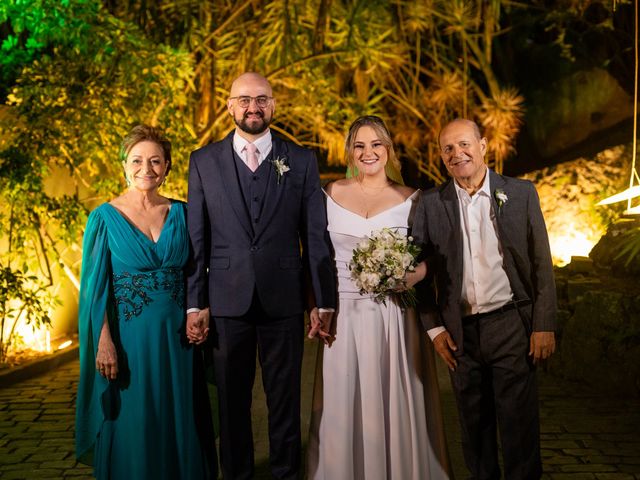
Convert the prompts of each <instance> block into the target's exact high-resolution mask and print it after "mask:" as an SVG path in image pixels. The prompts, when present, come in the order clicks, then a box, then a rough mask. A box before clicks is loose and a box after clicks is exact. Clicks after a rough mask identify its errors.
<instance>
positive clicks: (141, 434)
mask: <svg viewBox="0 0 640 480" xmlns="http://www.w3.org/2000/svg"><path fill="white" fill-rule="evenodd" d="M185 218H186V204H184V203H182V202H177V201H174V202H173V203H172V205H171V208H170V210H169V213H168V214H167V219H166V221H165V224H164V227H163V229H162V232H161V234H160V237H159V238H158V241H157V242H153V241H152V240H151V239H149V238H148V237H147V236H146V235H144V234H143V233H142V232H141V231H140V230H138V229H137V228H136V227H135V226H134V225H133V224H131V223H129V221H128V220H126V219H125V217H123V216H122V215H121V214H120V212H119V211H118V210H116V209H115V208H114V207H113V206H112V205H110V204H108V203H105V204H103V205H101V206H99V207H98V208H96V209H95V210H94V211H93V212H92V213H91V215H90V216H89V220H88V222H87V227H86V231H85V234H84V241H83V253H82V277H81V286H80V305H79V318H78V323H79V336H80V382H79V386H78V398H77V404H76V455H77V456H78V458H79V459H80V460H81V461H84V462H86V463H90V464H93V466H94V474H95V476H96V477H97V478H98V479H118V480H119V479H136V480H143V479H154V480H155V479H172V480H173V479H205V478H212V477H214V476H215V470H216V467H215V459H214V458H215V457H214V455H215V454H214V450H213V449H214V443H213V435H212V427H211V414H210V411H209V405H208V399H207V393H206V385H205V383H204V380H200V376H199V374H198V372H200V373H201V369H199V368H197V367H198V366H199V362H196V361H195V358H196V356H195V355H194V348H193V347H191V346H190V345H189V343H188V341H187V340H186V336H185V332H184V328H185V325H184V323H185V305H184V275H183V267H184V266H185V263H186V262H187V257H188V254H189V238H188V232H187V227H186V223H185V222H186V221H185ZM105 312H107V315H108V318H109V326H110V330H111V335H112V337H113V340H114V343H115V345H116V349H117V352H118V364H119V365H118V368H119V373H118V378H117V379H116V380H114V381H111V382H109V381H108V380H106V379H105V378H104V377H102V376H101V375H99V374H98V372H97V371H96V368H95V358H96V353H97V348H98V340H99V338H100V332H101V328H102V323H103V320H104V315H105ZM194 366H195V367H196V369H195V373H194ZM194 375H195V376H196V377H197V378H198V380H197V381H195V380H194Z"/></svg>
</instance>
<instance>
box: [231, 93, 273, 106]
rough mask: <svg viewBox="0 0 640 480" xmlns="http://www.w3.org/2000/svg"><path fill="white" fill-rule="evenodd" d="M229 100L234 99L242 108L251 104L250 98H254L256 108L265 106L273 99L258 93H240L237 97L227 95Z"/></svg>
mask: <svg viewBox="0 0 640 480" xmlns="http://www.w3.org/2000/svg"><path fill="white" fill-rule="evenodd" d="M229 100H236V101H237V102H238V105H240V107H242V108H248V107H249V105H251V100H255V101H256V106H257V107H258V108H265V107H267V106H268V105H269V103H270V102H271V100H273V97H267V96H266V95H258V96H257V97H249V96H248V95H241V96H239V97H229Z"/></svg>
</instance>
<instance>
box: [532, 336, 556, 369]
mask: <svg viewBox="0 0 640 480" xmlns="http://www.w3.org/2000/svg"><path fill="white" fill-rule="evenodd" d="M555 351H556V337H555V334H554V333H553V332H533V333H532V334H531V339H530V340H529V356H531V357H533V364H534V365H536V364H538V363H540V362H541V361H543V360H546V359H547V358H549V357H550V356H551V354H553V352H555Z"/></svg>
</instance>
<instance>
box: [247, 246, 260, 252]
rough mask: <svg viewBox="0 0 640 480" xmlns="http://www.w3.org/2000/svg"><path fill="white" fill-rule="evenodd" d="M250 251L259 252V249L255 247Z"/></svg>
mask: <svg viewBox="0 0 640 480" xmlns="http://www.w3.org/2000/svg"><path fill="white" fill-rule="evenodd" d="M249 250H251V251H252V252H257V251H258V247H256V246H255V245H253V246H252V247H251V248H250V249H249Z"/></svg>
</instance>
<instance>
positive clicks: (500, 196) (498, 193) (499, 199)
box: [494, 188, 509, 212]
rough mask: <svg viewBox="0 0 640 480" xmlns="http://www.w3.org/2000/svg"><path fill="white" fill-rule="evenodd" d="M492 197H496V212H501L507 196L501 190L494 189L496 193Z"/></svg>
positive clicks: (507, 198)
mask: <svg viewBox="0 0 640 480" xmlns="http://www.w3.org/2000/svg"><path fill="white" fill-rule="evenodd" d="M494 196H495V197H496V203H497V204H498V212H499V211H500V210H502V206H503V205H504V204H505V203H507V200H509V197H507V194H506V193H505V192H504V190H502V189H501V188H496V191H495V192H494Z"/></svg>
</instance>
